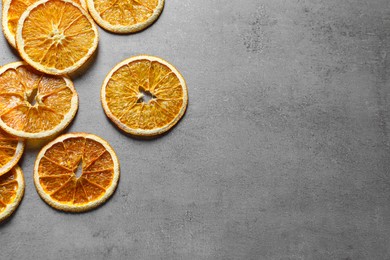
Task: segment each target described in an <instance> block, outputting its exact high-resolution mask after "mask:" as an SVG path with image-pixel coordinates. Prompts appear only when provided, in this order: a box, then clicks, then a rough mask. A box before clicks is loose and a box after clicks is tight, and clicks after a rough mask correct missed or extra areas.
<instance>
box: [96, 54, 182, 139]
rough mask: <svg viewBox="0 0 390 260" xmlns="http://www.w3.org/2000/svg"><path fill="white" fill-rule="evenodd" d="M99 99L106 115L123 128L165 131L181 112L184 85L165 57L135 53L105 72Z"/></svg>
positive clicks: (141, 132) (137, 132)
mask: <svg viewBox="0 0 390 260" xmlns="http://www.w3.org/2000/svg"><path fill="white" fill-rule="evenodd" d="M148 99H149V100H148ZM101 102H102V105H103V109H104V111H105V113H106V115H107V116H108V117H109V118H110V119H111V120H112V121H113V122H114V123H115V124H116V125H117V126H118V127H119V128H120V129H122V130H123V131H125V132H127V133H130V134H133V135H137V136H155V135H160V134H162V133H164V132H166V131H168V130H169V129H170V128H172V127H173V126H174V125H175V124H176V123H177V122H178V121H179V120H180V118H181V117H182V116H183V115H184V112H185V110H186V108H187V103H188V94H187V86H186V83H185V80H184V78H183V77H182V76H181V74H180V73H179V71H177V69H176V68H175V67H174V66H172V65H171V64H169V63H168V62H167V61H164V60H163V59H161V58H158V57H152V56H136V57H132V58H129V59H127V60H124V61H122V62H120V63H119V64H118V65H116V66H115V67H114V68H113V69H112V70H111V71H110V73H108V75H107V77H106V79H105V80H104V82H103V86H102V89H101Z"/></svg>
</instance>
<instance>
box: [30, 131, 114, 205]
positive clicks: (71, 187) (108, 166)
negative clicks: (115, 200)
mask: <svg viewBox="0 0 390 260" xmlns="http://www.w3.org/2000/svg"><path fill="white" fill-rule="evenodd" d="M118 180H119V161H118V157H117V156H116V154H115V152H114V150H113V149H112V148H111V146H110V145H109V144H108V143H107V142H106V141H104V140H103V139H101V138H100V137H98V136H96V135H93V134H87V133H70V134H65V135H62V136H60V137H58V138H56V139H55V140H54V141H52V142H50V143H49V144H47V145H46V146H45V147H43V148H42V150H41V151H40V152H39V154H38V156H37V159H36V161H35V166H34V183H35V187H36V188H37V191H38V193H39V195H40V196H41V197H42V199H43V200H44V201H45V202H46V203H48V204H49V205H51V206H52V207H54V208H56V209H59V210H63V211H73V212H81V211H87V210H90V209H92V208H95V207H97V206H99V205H100V204H102V203H103V202H105V201H106V200H107V199H108V198H109V197H110V196H111V195H112V194H113V192H114V191H115V188H116V186H117V184H118Z"/></svg>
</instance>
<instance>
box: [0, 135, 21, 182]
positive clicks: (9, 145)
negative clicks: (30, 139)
mask: <svg viewBox="0 0 390 260" xmlns="http://www.w3.org/2000/svg"><path fill="white" fill-rule="evenodd" d="M23 151H24V141H23V140H22V139H20V138H18V137H15V136H12V135H10V134H8V133H6V132H5V131H4V130H2V129H0V176H1V175H3V174H5V173H7V172H8V171H9V170H11V168H12V167H14V166H15V165H16V164H17V163H18V161H19V159H20V157H21V156H22V154H23Z"/></svg>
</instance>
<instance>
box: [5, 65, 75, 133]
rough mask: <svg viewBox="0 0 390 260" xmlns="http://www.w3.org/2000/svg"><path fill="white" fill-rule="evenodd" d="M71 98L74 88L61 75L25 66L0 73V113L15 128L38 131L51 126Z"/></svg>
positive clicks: (62, 117) (64, 111) (52, 126)
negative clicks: (54, 75) (51, 74)
mask: <svg viewBox="0 0 390 260" xmlns="http://www.w3.org/2000/svg"><path fill="white" fill-rule="evenodd" d="M35 91H36V96H35V97H34V96H33V95H34V92H35ZM34 98H35V100H34ZM72 98H73V92H72V90H71V89H70V88H69V87H68V86H67V85H66V82H65V80H64V79H63V78H56V77H51V76H49V75H44V74H41V73H39V72H36V71H33V70H32V69H30V67H28V66H19V67H18V68H16V69H8V70H6V71H5V72H4V73H2V74H1V75H0V101H1V102H0V117H1V119H2V121H3V122H4V123H5V124H6V125H7V126H9V127H10V128H12V129H15V130H20V131H24V132H28V133H39V132H42V131H46V130H51V129H53V128H54V127H55V126H57V125H58V124H59V123H60V122H61V121H62V120H63V119H64V115H66V114H67V113H68V112H69V110H70V108H71V100H72ZM30 100H33V101H32V102H35V105H31V103H30V102H29V101H30Z"/></svg>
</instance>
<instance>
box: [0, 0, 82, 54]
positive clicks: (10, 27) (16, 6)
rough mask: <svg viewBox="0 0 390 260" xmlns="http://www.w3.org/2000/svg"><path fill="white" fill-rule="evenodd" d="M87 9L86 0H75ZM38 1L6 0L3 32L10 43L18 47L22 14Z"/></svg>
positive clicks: (3, 12) (4, 3) (4, 2)
mask: <svg viewBox="0 0 390 260" xmlns="http://www.w3.org/2000/svg"><path fill="white" fill-rule="evenodd" d="M73 1H74V2H75V3H77V4H79V5H81V6H82V7H83V8H84V9H85V10H87V3H86V2H85V0H73ZM36 2H38V1H37V0H4V1H3V8H2V10H3V11H2V26H3V33H4V35H5V38H6V39H7V41H8V42H9V44H10V45H11V46H12V47H14V48H16V42H15V34H16V27H17V25H18V21H19V19H20V16H21V15H22V14H23V12H24V11H26V9H27V7H29V6H30V5H32V4H34V3H36Z"/></svg>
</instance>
